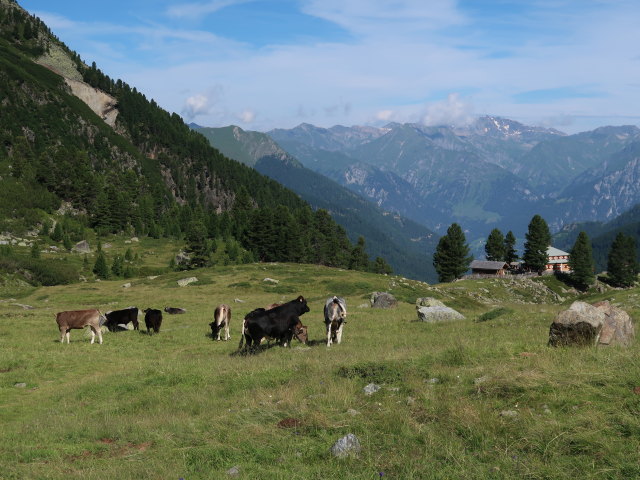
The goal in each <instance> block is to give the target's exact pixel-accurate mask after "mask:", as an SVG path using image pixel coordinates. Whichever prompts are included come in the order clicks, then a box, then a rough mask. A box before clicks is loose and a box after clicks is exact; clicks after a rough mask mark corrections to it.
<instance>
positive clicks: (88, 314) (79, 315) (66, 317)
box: [56, 309, 104, 344]
mask: <svg viewBox="0 0 640 480" xmlns="http://www.w3.org/2000/svg"><path fill="white" fill-rule="evenodd" d="M103 320H104V317H103V316H102V314H101V313H100V311H99V310H95V309H93V310H70V311H67V312H60V313H58V314H57V315H56V323H57V324H58V328H59V329H60V343H64V337H65V335H66V337H67V344H69V342H70V336H71V330H72V329H74V328H78V329H81V328H84V327H86V326H87V325H88V326H89V328H90V329H91V343H93V341H94V340H95V337H96V333H97V334H98V341H99V342H100V344H102V331H101V330H100V322H101V321H103Z"/></svg>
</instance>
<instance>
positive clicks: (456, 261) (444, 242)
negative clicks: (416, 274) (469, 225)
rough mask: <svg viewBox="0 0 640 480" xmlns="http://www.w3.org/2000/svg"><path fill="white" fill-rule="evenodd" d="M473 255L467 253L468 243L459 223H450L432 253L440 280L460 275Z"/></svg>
mask: <svg viewBox="0 0 640 480" xmlns="http://www.w3.org/2000/svg"><path fill="white" fill-rule="evenodd" d="M471 260H473V256H471V255H469V245H467V240H466V238H465V235H464V232H463V231H462V228H460V225H458V224H457V223H452V224H451V225H450V226H449V228H448V229H447V234H446V235H444V236H443V237H441V238H440V241H439V242H438V246H437V247H436V252H435V253H434V255H433V266H434V267H436V272H437V273H438V278H439V280H440V282H451V281H453V280H455V279H457V278H460V277H462V275H464V273H465V272H466V271H467V270H468V269H469V264H470V263H471Z"/></svg>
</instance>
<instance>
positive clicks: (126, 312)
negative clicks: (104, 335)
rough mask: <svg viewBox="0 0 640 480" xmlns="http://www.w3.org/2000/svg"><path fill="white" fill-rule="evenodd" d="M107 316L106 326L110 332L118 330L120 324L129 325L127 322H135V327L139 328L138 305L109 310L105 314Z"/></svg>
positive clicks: (135, 328)
mask: <svg viewBox="0 0 640 480" xmlns="http://www.w3.org/2000/svg"><path fill="white" fill-rule="evenodd" d="M105 316H106V317H107V321H106V322H105V326H106V327H107V328H108V329H109V331H110V332H117V331H118V325H125V326H126V325H127V323H129V322H131V323H133V329H134V330H138V329H139V324H138V308H137V307H128V308H124V309H122V310H114V311H112V312H107V313H106V314H105Z"/></svg>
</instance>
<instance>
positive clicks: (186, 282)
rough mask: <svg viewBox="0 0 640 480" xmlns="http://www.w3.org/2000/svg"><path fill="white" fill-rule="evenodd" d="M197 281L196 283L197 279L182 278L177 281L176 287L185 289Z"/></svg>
mask: <svg viewBox="0 0 640 480" xmlns="http://www.w3.org/2000/svg"><path fill="white" fill-rule="evenodd" d="M197 281H198V279H197V277H189V278H183V279H181V280H178V285H180V286H181V287H186V286H187V285H189V284H190V283H194V282H197Z"/></svg>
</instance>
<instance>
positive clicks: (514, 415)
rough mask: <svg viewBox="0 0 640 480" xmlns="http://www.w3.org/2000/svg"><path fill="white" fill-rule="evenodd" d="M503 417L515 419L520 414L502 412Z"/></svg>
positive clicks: (510, 411)
mask: <svg viewBox="0 0 640 480" xmlns="http://www.w3.org/2000/svg"><path fill="white" fill-rule="evenodd" d="M500 416H501V417H508V418H515V417H517V416H518V412H516V411H515V410H502V411H501V412H500Z"/></svg>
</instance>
